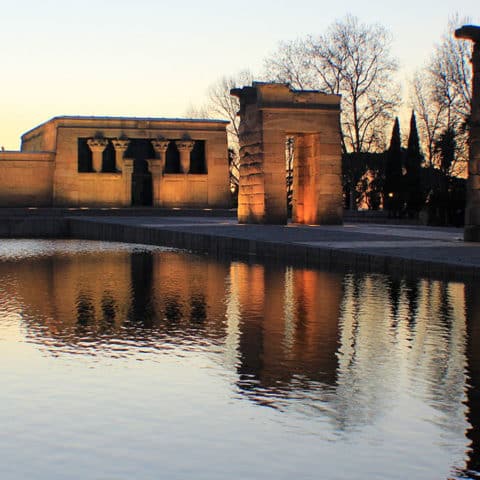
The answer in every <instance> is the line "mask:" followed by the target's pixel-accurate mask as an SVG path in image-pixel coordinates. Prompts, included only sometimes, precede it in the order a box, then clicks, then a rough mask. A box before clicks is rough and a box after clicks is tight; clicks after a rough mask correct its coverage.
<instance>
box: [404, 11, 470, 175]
mask: <svg viewBox="0 0 480 480" xmlns="http://www.w3.org/2000/svg"><path fill="white" fill-rule="evenodd" d="M466 23H468V19H466V18H459V17H458V15H457V16H455V17H453V18H451V19H450V20H449V22H448V27H447V33H445V34H444V35H443V37H442V40H441V42H440V44H438V45H437V46H436V48H435V51H434V53H433V55H432V58H431V60H430V62H429V64H428V65H427V66H426V67H425V68H424V69H423V70H422V71H420V72H417V73H416V75H415V77H414V79H413V82H412V87H413V88H412V104H413V107H414V109H415V110H416V112H417V114H418V119H419V127H420V128H419V129H420V132H421V135H422V139H423V144H424V149H425V154H426V159H427V162H428V165H429V166H430V167H434V166H435V167H437V168H441V169H442V170H444V169H445V161H444V160H442V152H443V151H444V150H445V142H446V139H449V141H451V142H452V144H454V145H455V149H454V151H453V150H452V155H453V156H452V158H451V161H449V162H448V164H449V168H448V171H446V172H445V173H446V174H448V175H458V174H461V173H462V172H463V171H464V169H465V165H466V160H467V151H468V146H467V140H468V132H467V129H468V128H467V127H468V118H469V116H470V104H471V75H472V73H471V65H470V58H471V43H470V42H467V41H464V40H456V39H454V37H453V33H452V32H453V31H454V30H455V28H457V27H458V26H460V25H462V24H466Z"/></svg>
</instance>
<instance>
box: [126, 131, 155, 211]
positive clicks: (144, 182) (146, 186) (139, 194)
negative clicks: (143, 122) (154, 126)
mask: <svg viewBox="0 0 480 480" xmlns="http://www.w3.org/2000/svg"><path fill="white" fill-rule="evenodd" d="M124 157H125V158H133V159H134V163H133V174H132V206H133V207H141V206H143V207H150V206H152V205H153V195H152V174H151V173H150V172H149V170H148V163H147V159H149V158H155V151H154V150H153V146H152V143H151V141H150V140H148V139H145V138H132V139H130V143H129V145H128V149H127V151H126V152H125V155H124Z"/></svg>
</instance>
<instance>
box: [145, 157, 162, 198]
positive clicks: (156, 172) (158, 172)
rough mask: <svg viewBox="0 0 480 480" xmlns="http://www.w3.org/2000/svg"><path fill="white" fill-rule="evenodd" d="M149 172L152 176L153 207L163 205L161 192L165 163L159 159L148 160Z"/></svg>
mask: <svg viewBox="0 0 480 480" xmlns="http://www.w3.org/2000/svg"><path fill="white" fill-rule="evenodd" d="M147 163H148V170H149V172H150V173H151V174H152V197H153V199H152V200H153V206H154V207H159V206H160V205H161V198H160V191H161V184H162V176H163V169H164V163H163V162H162V161H161V160H160V159H159V158H150V159H148V160H147Z"/></svg>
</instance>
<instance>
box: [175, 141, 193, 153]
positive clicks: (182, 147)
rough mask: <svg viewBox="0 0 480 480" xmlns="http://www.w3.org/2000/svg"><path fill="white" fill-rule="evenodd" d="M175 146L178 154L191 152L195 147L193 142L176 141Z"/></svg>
mask: <svg viewBox="0 0 480 480" xmlns="http://www.w3.org/2000/svg"><path fill="white" fill-rule="evenodd" d="M175 144H176V145H177V148H178V150H179V151H180V152H182V151H185V152H191V151H192V150H193V147H194V145H195V140H176V141H175Z"/></svg>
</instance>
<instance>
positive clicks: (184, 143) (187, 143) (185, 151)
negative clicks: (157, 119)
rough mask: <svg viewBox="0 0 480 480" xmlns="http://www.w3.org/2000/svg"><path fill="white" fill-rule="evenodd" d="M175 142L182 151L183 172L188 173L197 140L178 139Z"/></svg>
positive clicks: (181, 163)
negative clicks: (191, 154)
mask: <svg viewBox="0 0 480 480" xmlns="http://www.w3.org/2000/svg"><path fill="white" fill-rule="evenodd" d="M175 144H176V145H177V148H178V151H179V152H180V165H181V167H182V172H183V173H185V174H187V173H188V172H189V171H190V152H191V151H192V150H193V146H194V145H195V142H194V141H193V140H177V141H176V142H175Z"/></svg>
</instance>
